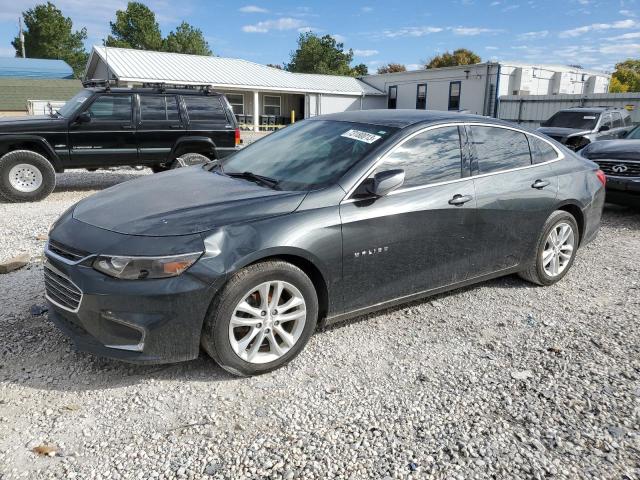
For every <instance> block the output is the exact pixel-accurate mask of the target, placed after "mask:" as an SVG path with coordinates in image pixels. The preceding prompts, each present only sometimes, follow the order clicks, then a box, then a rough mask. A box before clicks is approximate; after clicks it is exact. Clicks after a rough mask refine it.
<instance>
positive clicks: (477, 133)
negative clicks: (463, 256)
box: [467, 125, 559, 275]
mask: <svg viewBox="0 0 640 480" xmlns="http://www.w3.org/2000/svg"><path fill="white" fill-rule="evenodd" d="M467 131H468V134H469V140H470V144H471V152H472V157H473V159H472V163H471V169H472V173H473V177H472V178H473V179H474V185H475V191H476V199H477V209H478V216H477V221H478V225H477V228H478V230H477V235H478V238H477V244H476V250H475V252H474V256H473V269H474V272H475V273H476V274H478V275H485V274H489V273H493V272H497V271H500V270H506V269H509V268H511V267H514V266H516V265H518V264H520V263H522V261H523V260H526V259H527V255H529V254H530V252H531V251H532V249H533V245H534V244H535V242H536V241H537V239H538V237H539V235H540V232H541V230H542V226H543V225H544V223H545V221H546V220H547V218H548V216H549V215H550V214H551V212H552V211H553V208H554V205H555V199H556V196H557V193H558V178H557V176H556V175H555V174H554V173H553V169H552V168H551V166H550V165H549V163H548V162H550V161H553V160H555V159H557V158H558V156H559V153H558V151H556V150H555V148H553V147H552V146H551V145H550V144H549V143H547V142H546V141H544V140H542V139H540V138H539V137H536V136H534V135H526V134H525V133H523V132H521V131H519V130H514V129H510V128H508V127H497V126H486V125H471V126H468V127H467ZM529 143H531V145H532V147H533V152H534V155H533V157H534V160H535V162H533V161H532V156H531V149H530V146H529Z"/></svg>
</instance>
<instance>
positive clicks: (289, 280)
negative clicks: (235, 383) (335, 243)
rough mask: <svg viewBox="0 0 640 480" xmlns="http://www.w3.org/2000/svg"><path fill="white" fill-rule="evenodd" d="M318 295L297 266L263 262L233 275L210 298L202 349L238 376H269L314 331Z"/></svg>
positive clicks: (292, 354)
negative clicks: (212, 297)
mask: <svg viewBox="0 0 640 480" xmlns="http://www.w3.org/2000/svg"><path fill="white" fill-rule="evenodd" d="M317 319H318V296H317V294H316V290H315V288H314V285H313V282H312V281H311V280H310V279H309V277H308V276H307V275H306V274H305V273H304V272H303V271H302V270H300V269H299V268H298V267H296V266H294V265H292V264H290V263H286V262H282V261H267V262H262V263H257V264H254V265H250V266H248V267H246V268H244V269H243V270H241V271H239V272H238V273H237V274H236V275H235V276H234V277H233V278H232V279H231V280H229V282H228V283H227V284H226V286H225V287H224V288H223V290H222V292H221V293H220V294H219V295H218V296H217V298H216V299H215V300H214V303H213V305H212V307H211V309H210V313H209V316H208V317H207V319H206V321H205V325H204V329H203V333H202V346H203V348H204V349H205V350H206V351H207V353H208V354H209V355H210V356H211V357H212V358H213V359H214V360H215V361H216V362H217V363H218V364H219V365H220V366H221V367H222V368H224V369H225V370H227V371H229V372H231V373H233V374H234V375H239V376H249V375H259V374H262V373H266V372H270V371H272V370H275V369H277V368H280V367H282V366H283V365H285V364H287V363H288V362H290V361H291V360H292V359H293V358H294V357H296V356H297V355H298V354H299V353H300V351H301V350H302V349H303V348H304V346H305V345H306V343H307V341H308V340H309V337H310V336H311V334H312V333H313V331H314V330H315V328H316V323H317Z"/></svg>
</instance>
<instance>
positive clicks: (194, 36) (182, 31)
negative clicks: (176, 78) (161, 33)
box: [162, 22, 213, 55]
mask: <svg viewBox="0 0 640 480" xmlns="http://www.w3.org/2000/svg"><path fill="white" fill-rule="evenodd" d="M162 49H163V50H164V51H165V52H175V53H190V54H192V55H212V54H213V52H211V49H210V48H209V43H208V42H207V41H206V40H205V38H204V35H203V34H202V30H200V29H199V28H195V27H192V26H191V25H189V24H188V23H187V22H182V23H181V24H180V25H179V26H178V28H176V29H175V31H173V32H171V33H170V34H169V35H167V38H165V39H164V40H163V42H162Z"/></svg>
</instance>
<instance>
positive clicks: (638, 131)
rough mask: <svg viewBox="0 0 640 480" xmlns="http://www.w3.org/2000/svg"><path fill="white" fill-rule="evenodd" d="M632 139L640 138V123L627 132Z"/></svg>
mask: <svg viewBox="0 0 640 480" xmlns="http://www.w3.org/2000/svg"><path fill="white" fill-rule="evenodd" d="M626 138H629V139H631V140H640V125H638V126H637V127H636V128H634V129H633V130H631V131H630V132H629V133H627V137H626Z"/></svg>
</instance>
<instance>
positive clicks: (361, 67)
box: [351, 63, 369, 77]
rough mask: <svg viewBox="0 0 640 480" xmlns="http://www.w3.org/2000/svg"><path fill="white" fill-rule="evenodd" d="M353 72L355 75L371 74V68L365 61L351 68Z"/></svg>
mask: <svg viewBox="0 0 640 480" xmlns="http://www.w3.org/2000/svg"><path fill="white" fill-rule="evenodd" d="M351 74H352V75H353V76H354V77H362V76H364V75H368V74H369V69H368V68H367V66H366V65H365V64H364V63H359V64H358V65H356V66H355V67H353V69H352V70H351Z"/></svg>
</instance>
